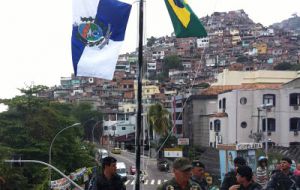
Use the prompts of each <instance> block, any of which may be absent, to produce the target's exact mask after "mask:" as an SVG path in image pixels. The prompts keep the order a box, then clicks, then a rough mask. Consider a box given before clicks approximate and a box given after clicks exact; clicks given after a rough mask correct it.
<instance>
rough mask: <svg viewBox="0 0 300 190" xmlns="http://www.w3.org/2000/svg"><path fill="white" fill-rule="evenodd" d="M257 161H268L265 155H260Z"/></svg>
mask: <svg viewBox="0 0 300 190" xmlns="http://www.w3.org/2000/svg"><path fill="white" fill-rule="evenodd" d="M258 161H259V162H261V161H268V158H267V157H265V156H260V157H259V158H258Z"/></svg>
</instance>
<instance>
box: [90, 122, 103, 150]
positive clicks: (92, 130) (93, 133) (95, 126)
mask: <svg viewBox="0 0 300 190" xmlns="http://www.w3.org/2000/svg"><path fill="white" fill-rule="evenodd" d="M100 122H101V121H97V122H96V123H95V125H94V126H93V129H92V140H93V144H94V130H95V127H96V126H97V125H98V123H100Z"/></svg>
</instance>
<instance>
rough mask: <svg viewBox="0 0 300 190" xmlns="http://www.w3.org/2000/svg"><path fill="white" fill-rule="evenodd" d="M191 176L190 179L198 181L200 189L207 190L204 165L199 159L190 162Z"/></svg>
mask: <svg viewBox="0 0 300 190" xmlns="http://www.w3.org/2000/svg"><path fill="white" fill-rule="evenodd" d="M192 166H193V168H192V177H191V180H192V181H194V182H196V183H198V184H199V186H200V187H201V189H202V190H208V184H207V181H206V179H205V176H204V173H205V166H204V164H203V163H202V162H200V161H199V160H194V161H193V162H192Z"/></svg>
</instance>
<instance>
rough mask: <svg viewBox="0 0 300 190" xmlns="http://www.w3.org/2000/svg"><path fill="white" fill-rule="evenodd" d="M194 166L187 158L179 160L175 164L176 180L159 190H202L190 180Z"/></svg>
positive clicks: (166, 183) (158, 189)
mask: <svg viewBox="0 0 300 190" xmlns="http://www.w3.org/2000/svg"><path fill="white" fill-rule="evenodd" d="M191 170H192V165H191V163H190V161H189V159H187V158H177V159H176V160H175V161H174V163H173V173H174V178H172V179H171V180H168V181H166V182H165V183H163V184H162V185H160V186H159V187H158V188H157V190H200V186H199V185H198V184H197V183H195V182H193V181H192V180H190V178H191V175H192V173H191Z"/></svg>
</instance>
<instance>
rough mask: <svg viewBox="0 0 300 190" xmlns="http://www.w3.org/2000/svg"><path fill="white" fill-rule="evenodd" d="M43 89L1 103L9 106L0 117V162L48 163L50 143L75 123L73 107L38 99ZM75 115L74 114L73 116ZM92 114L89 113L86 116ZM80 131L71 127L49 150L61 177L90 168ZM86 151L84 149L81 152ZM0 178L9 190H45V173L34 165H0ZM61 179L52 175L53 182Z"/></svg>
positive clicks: (29, 89) (90, 158)
mask: <svg viewBox="0 0 300 190" xmlns="http://www.w3.org/2000/svg"><path fill="white" fill-rule="evenodd" d="M46 89H47V88H45V87H44V86H30V87H27V88H25V89H21V92H22V93H23V95H21V96H16V97H14V98H12V99H6V100H1V102H3V103H5V104H6V105H8V106H9V109H8V111H6V112H2V113H0V139H1V142H0V151H1V154H0V159H1V160H3V159H10V158H11V157H12V156H13V155H15V154H17V155H23V159H31V160H40V161H44V162H48V152H49V146H50V143H51V140H52V139H53V137H54V136H55V134H57V133H58V132H59V131H60V130H62V129H63V128H65V127H67V126H70V125H72V124H73V123H76V122H79V119H78V118H77V116H78V115H86V113H85V112H89V111H90V110H88V109H83V110H82V113H80V110H78V109H77V107H76V106H75V105H71V104H61V103H57V102H50V101H49V100H47V99H44V98H40V97H39V96H38V94H39V93H43V92H44V90H46ZM75 113H76V114H75ZM89 113H93V112H89ZM83 134H84V130H83V127H74V128H70V129H68V130H66V131H64V132H63V133H62V134H60V135H59V136H58V137H57V138H56V140H55V143H54V144H53V147H52V164H53V165H54V166H55V167H57V168H58V169H59V170H61V171H63V172H64V173H65V174H67V175H68V174H69V173H70V172H73V171H75V170H76V169H78V168H81V167H89V166H92V165H93V164H94V161H93V155H91V154H90V153H91V149H92V147H91V146H89V144H86V143H84V142H82V139H83V138H82V137H83ZM83 147H87V148H83ZM0 176H2V177H3V178H4V179H5V181H6V186H7V187H10V188H12V189H24V190H27V189H37V188H39V189H42V188H43V187H44V189H46V187H47V184H48V182H47V180H48V176H47V169H46V168H45V166H42V165H38V164H29V163H28V164H25V165H24V167H22V168H11V167H10V165H9V164H7V163H3V162H0ZM55 178H61V176H59V175H58V174H56V173H53V179H55Z"/></svg>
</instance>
